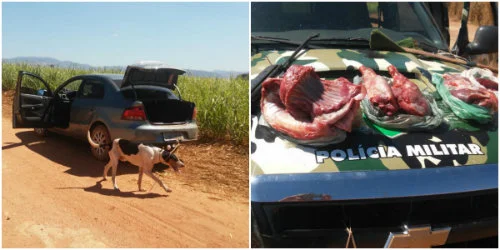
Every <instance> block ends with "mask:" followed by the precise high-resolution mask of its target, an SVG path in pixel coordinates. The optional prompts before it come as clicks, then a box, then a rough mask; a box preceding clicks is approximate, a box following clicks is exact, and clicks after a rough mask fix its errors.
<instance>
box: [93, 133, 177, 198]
mask: <svg viewBox="0 0 500 250" xmlns="http://www.w3.org/2000/svg"><path fill="white" fill-rule="evenodd" d="M87 140H88V141H89V143H90V146H91V147H93V148H100V147H101V148H106V147H111V148H110V149H109V162H108V163H107V164H106V166H105V167H104V173H103V175H102V177H103V178H104V180H106V175H107V173H108V171H109V168H111V167H113V176H112V180H113V187H114V188H115V189H116V190H119V188H118V185H117V184H116V178H115V177H116V170H117V168H118V162H119V161H128V162H130V163H131V164H133V165H135V166H137V167H139V180H138V181H137V185H138V186H139V191H146V190H144V189H142V188H141V183H142V175H143V174H144V173H145V174H146V175H147V176H149V177H151V178H152V179H153V180H154V181H156V182H157V183H158V184H160V186H162V187H163V189H165V191H166V192H172V190H171V189H170V188H168V187H167V186H166V185H165V184H164V183H163V182H162V181H161V180H160V179H159V178H158V177H156V176H155V175H153V172H152V170H153V166H154V165H155V164H156V163H163V164H166V165H169V166H171V167H172V168H173V169H174V171H176V172H179V168H182V167H184V163H182V161H180V160H179V158H177V156H176V155H175V154H174V152H175V151H176V150H177V148H178V147H179V144H177V145H176V146H175V147H174V148H173V149H171V150H164V149H162V148H158V147H152V146H145V145H143V144H142V143H134V142H131V141H128V140H125V139H115V140H113V143H112V144H98V143H95V142H94V141H92V138H91V137H90V132H87ZM168 148H170V146H168ZM168 148H167V149H168Z"/></svg>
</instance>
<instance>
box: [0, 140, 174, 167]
mask: <svg viewBox="0 0 500 250" xmlns="http://www.w3.org/2000/svg"><path fill="white" fill-rule="evenodd" d="M16 136H17V137H18V138H19V139H20V140H21V142H20V143H18V142H15V143H14V142H3V144H4V146H2V151H3V153H4V154H8V152H9V151H8V150H9V149H11V148H15V147H19V146H25V147H27V148H28V149H30V150H31V151H33V152H35V153H37V154H39V155H41V156H43V157H45V158H47V159H49V160H51V161H53V162H55V163H58V164H60V165H63V166H66V167H68V169H67V170H66V171H64V172H65V173H68V174H71V175H75V176H89V177H100V176H102V172H103V170H104V165H105V164H106V163H105V162H101V161H98V160H96V159H95V158H94V157H93V156H92V154H91V153H90V148H89V146H88V145H87V143H86V142H84V141H81V140H77V139H74V138H71V137H67V136H62V135H58V134H54V133H50V135H49V136H48V137H39V136H37V135H35V134H34V133H33V132H32V131H23V132H18V133H16ZM26 157H29V156H26ZM165 168H166V166H164V165H160V164H157V165H155V168H154V169H153V170H156V171H162V170H164V169H165ZM110 173H111V171H110V172H109V173H108V174H110ZM136 173H138V168H137V167H136V166H133V165H131V164H129V163H124V162H120V164H119V165H118V171H117V175H123V174H136Z"/></svg>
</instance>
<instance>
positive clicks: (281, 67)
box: [251, 33, 319, 114]
mask: <svg viewBox="0 0 500 250" xmlns="http://www.w3.org/2000/svg"><path fill="white" fill-rule="evenodd" d="M316 37H319V33H318V34H314V35H312V36H310V37H308V38H307V39H306V40H305V41H303V42H301V43H299V44H298V45H299V47H297V48H296V49H295V51H294V52H293V54H292V55H291V56H290V57H289V58H288V60H286V61H285V62H284V63H283V64H272V65H269V66H267V67H266V68H265V69H264V70H263V71H261V72H260V73H259V75H257V76H256V77H255V78H254V79H253V80H252V82H251V88H252V91H251V111H252V114H253V113H254V112H256V110H257V108H258V107H259V102H260V98H261V88H262V82H264V80H266V79H267V78H269V77H277V76H279V75H280V74H281V73H283V72H285V71H286V70H287V69H288V67H290V65H292V63H293V62H294V61H295V60H296V59H297V54H298V53H299V52H300V51H301V50H302V49H303V48H305V47H310V46H309V45H308V43H309V42H310V41H311V40H312V39H314V38H316ZM252 38H253V36H252ZM257 39H272V38H262V37H260V38H257ZM287 42H290V41H287Z"/></svg>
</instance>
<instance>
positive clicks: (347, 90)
mask: <svg viewBox="0 0 500 250" xmlns="http://www.w3.org/2000/svg"><path fill="white" fill-rule="evenodd" d="M364 94H365V93H364V88H363V87H362V86H357V85H354V84H352V83H350V82H349V81H348V80H347V79H345V78H339V79H336V80H333V81H330V80H321V79H319V77H318V76H317V75H316V73H315V72H314V69H313V68H312V67H305V66H300V65H292V66H291V67H290V68H289V69H288V70H287V72H285V75H284V76H283V78H282V79H280V78H268V79H266V81H264V82H263V84H262V99H261V112H262V114H263V116H264V119H265V120H266V121H267V122H268V123H269V125H271V126H272V127H273V128H274V129H276V130H278V131H280V132H283V133H285V134H287V135H289V136H291V137H293V138H296V139H299V140H316V139H318V140H321V141H328V140H329V139H332V140H333V139H334V138H335V137H337V136H338V134H339V133H340V132H341V130H345V131H351V127H352V122H353V120H354V117H355V113H356V112H357V111H358V110H359V102H360V101H361V100H362V99H363V97H364Z"/></svg>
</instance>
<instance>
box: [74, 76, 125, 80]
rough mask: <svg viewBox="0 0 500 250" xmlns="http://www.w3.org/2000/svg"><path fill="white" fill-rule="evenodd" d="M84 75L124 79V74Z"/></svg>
mask: <svg viewBox="0 0 500 250" xmlns="http://www.w3.org/2000/svg"><path fill="white" fill-rule="evenodd" d="M81 76H83V77H85V76H93V77H96V76H97V77H102V78H108V79H110V80H114V81H116V80H123V74H87V75H81Z"/></svg>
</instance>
